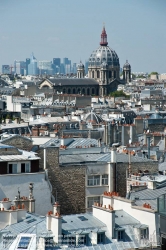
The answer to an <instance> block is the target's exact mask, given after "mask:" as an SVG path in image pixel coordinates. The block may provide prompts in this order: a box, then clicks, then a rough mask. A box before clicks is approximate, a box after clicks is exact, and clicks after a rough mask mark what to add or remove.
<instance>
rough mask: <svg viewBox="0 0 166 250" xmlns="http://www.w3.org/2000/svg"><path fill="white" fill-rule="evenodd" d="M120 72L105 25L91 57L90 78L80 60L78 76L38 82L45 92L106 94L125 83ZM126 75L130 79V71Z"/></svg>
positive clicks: (116, 56)
mask: <svg viewBox="0 0 166 250" xmlns="http://www.w3.org/2000/svg"><path fill="white" fill-rule="evenodd" d="M119 73H120V63H119V57H118V55H117V53H116V52H115V51H114V50H113V49H111V48H110V47H109V46H108V42H107V33H106V30H105V27H103V30H102V33H101V41H100V46H99V48H98V49H95V50H94V51H93V52H92V54H91V55H90V57H89V67H88V78H84V75H85V69H84V65H83V64H82V62H80V64H79V65H78V68H77V78H54V79H43V80H42V81H40V82H39V83H38V88H39V89H40V90H41V89H42V90H43V91H45V92H46V91H49V90H52V92H54V93H63V94H83V95H97V96H106V95H108V94H109V93H110V92H111V91H114V90H116V89H117V86H118V84H121V83H124V81H121V80H120V77H119ZM126 77H127V79H128V78H129V79H130V75H128V72H127V74H126Z"/></svg>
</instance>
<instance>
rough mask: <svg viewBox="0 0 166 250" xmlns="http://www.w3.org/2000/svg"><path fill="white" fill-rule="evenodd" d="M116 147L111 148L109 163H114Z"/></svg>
mask: <svg viewBox="0 0 166 250" xmlns="http://www.w3.org/2000/svg"><path fill="white" fill-rule="evenodd" d="M116 162H117V160H116V148H112V149H111V163H116Z"/></svg>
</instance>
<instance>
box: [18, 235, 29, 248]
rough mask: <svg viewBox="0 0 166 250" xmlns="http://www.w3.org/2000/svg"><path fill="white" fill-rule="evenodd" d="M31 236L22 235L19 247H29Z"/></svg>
mask: <svg viewBox="0 0 166 250" xmlns="http://www.w3.org/2000/svg"><path fill="white" fill-rule="evenodd" d="M30 241H31V237H21V239H20V241H19V243H18V246H17V249H28V246H29V243H30Z"/></svg>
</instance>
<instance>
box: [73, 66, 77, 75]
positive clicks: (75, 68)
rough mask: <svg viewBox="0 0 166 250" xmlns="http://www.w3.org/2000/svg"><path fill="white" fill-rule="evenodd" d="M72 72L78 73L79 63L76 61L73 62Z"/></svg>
mask: <svg viewBox="0 0 166 250" xmlns="http://www.w3.org/2000/svg"><path fill="white" fill-rule="evenodd" d="M72 73H73V74H77V64H76V63H73V67H72Z"/></svg>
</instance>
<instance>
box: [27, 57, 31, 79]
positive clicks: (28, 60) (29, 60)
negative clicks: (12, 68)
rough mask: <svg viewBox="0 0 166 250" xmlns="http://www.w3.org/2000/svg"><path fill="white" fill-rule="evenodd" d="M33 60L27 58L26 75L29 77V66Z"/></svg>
mask: <svg viewBox="0 0 166 250" xmlns="http://www.w3.org/2000/svg"><path fill="white" fill-rule="evenodd" d="M30 62H31V59H30V58H26V75H28V74H29V73H28V65H29V64H30Z"/></svg>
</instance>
